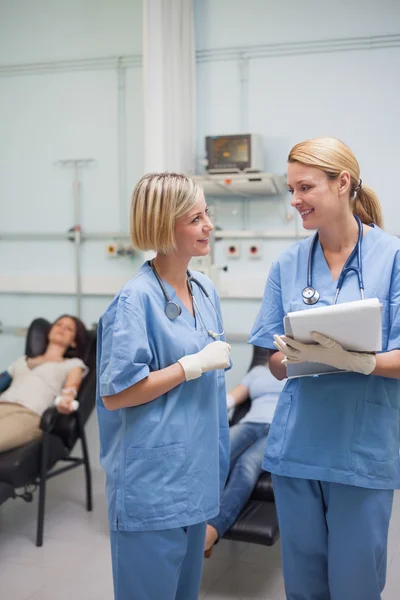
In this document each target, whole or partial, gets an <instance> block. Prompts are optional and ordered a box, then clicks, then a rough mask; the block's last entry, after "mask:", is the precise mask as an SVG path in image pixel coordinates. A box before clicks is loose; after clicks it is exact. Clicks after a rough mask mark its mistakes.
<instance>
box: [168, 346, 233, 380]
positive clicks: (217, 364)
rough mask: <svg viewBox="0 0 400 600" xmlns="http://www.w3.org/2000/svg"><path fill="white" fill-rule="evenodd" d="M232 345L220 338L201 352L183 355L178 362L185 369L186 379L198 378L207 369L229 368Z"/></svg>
mask: <svg viewBox="0 0 400 600" xmlns="http://www.w3.org/2000/svg"><path fill="white" fill-rule="evenodd" d="M230 352H231V347H230V345H229V344H227V343H226V342H222V341H221V340H218V341H217V342H211V344H207V346H205V347H204V348H203V349H202V350H200V352H197V353H196V354H188V355H187V356H182V358H180V359H179V360H178V362H179V363H180V364H181V365H182V368H183V370H184V371H185V379H186V381H190V380H191V379H197V377H200V375H202V374H203V373H207V371H215V370H216V369H227V368H228V367H229V365H230V360H229V358H230Z"/></svg>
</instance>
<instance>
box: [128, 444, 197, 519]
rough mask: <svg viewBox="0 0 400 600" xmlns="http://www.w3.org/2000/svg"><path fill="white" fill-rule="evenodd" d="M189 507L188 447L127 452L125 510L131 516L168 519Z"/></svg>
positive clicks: (176, 446)
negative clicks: (187, 478) (187, 479)
mask: <svg viewBox="0 0 400 600" xmlns="http://www.w3.org/2000/svg"><path fill="white" fill-rule="evenodd" d="M187 504H188V489H187V481H186V447H185V444H171V445H169V446H161V447H160V448H128V449H127V450H126V463H125V510H126V512H127V514H128V515H129V516H130V517H133V518H134V519H135V520H144V521H145V520H149V519H162V518H167V517H171V516H173V515H175V514H176V513H179V512H181V511H184V510H185V509H186V507H187Z"/></svg>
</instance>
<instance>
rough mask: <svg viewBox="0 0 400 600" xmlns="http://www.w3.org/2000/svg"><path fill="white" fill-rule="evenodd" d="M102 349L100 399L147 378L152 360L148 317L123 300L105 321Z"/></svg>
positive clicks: (121, 298) (100, 345) (112, 308)
mask: <svg viewBox="0 0 400 600" xmlns="http://www.w3.org/2000/svg"><path fill="white" fill-rule="evenodd" d="M99 333H100V337H101V339H100V340H99V344H98V348H99V352H100V356H99V357H98V363H99V367H98V368H99V391H100V396H101V397H103V396H111V395H113V394H118V393H119V392H121V391H123V390H126V389H127V388H129V387H131V386H132V385H134V384H135V383H137V382H138V381H141V380H142V379H145V378H146V377H147V376H148V374H149V372H150V368H149V365H150V363H151V361H152V353H151V350H150V347H149V343H148V335H147V328H146V318H145V315H144V314H143V312H142V311H140V310H138V308H137V307H135V306H133V305H132V304H130V302H129V300H128V299H127V298H123V297H120V298H119V300H118V302H116V304H114V305H111V307H110V308H109V310H108V311H107V312H106V313H105V314H104V315H103V316H102V318H101V328H100V331H99Z"/></svg>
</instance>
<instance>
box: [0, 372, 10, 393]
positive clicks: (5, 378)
mask: <svg viewBox="0 0 400 600" xmlns="http://www.w3.org/2000/svg"><path fill="white" fill-rule="evenodd" d="M11 382H12V377H11V375H10V373H9V372H8V371H4V372H3V373H0V393H1V392H5V391H6V389H7V388H9V387H10V385H11Z"/></svg>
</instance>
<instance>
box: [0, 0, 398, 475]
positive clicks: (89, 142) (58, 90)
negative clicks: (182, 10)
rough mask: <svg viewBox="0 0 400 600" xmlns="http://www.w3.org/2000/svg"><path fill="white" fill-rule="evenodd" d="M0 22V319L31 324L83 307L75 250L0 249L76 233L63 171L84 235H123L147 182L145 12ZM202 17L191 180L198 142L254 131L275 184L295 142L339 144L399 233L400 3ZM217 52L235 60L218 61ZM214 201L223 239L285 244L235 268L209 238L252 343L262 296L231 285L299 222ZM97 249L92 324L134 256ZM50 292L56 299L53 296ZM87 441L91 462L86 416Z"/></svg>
mask: <svg viewBox="0 0 400 600" xmlns="http://www.w3.org/2000/svg"><path fill="white" fill-rule="evenodd" d="M360 6H362V11H361V10H360ZM0 12H1V18H0V39H1V40H2V41H1V47H0V131H1V146H0V180H1V182H2V185H1V219H0V254H1V262H0V322H1V323H2V324H3V325H5V326H13V325H15V326H17V325H22V326H26V325H28V324H29V323H30V321H31V320H32V319H33V318H34V317H36V316H39V315H42V316H45V317H47V318H49V319H54V318H55V317H57V316H58V315H59V314H61V313H64V312H71V313H74V312H75V308H76V302H75V297H74V294H73V291H74V285H75V278H74V247H73V244H72V243H71V242H68V241H66V240H65V239H60V240H57V241H51V240H48V241H43V240H42V241H26V240H23V239H20V240H17V239H13V240H7V239H4V238H3V239H1V234H9V235H10V236H11V237H12V234H14V233H19V234H20V233H23V232H25V233H52V232H59V233H65V232H66V231H67V230H68V229H70V228H71V227H72V226H73V225H74V211H73V198H72V181H73V172H72V171H71V170H70V169H67V168H60V167H58V166H56V165H55V163H56V161H58V160H60V159H67V158H90V159H94V163H93V164H92V166H91V167H90V168H87V169H83V170H82V173H81V181H82V188H81V198H82V207H81V224H82V229H83V232H86V233H98V232H126V231H127V229H128V212H129V195H130V192H131V190H132V187H133V185H134V183H135V181H137V179H138V178H139V177H140V176H141V175H142V172H143V143H144V140H143V101H142V66H141V56H140V55H141V42H142V3H141V1H139V0H135V1H129V0H114V1H113V2H109V1H107V0H96V1H95V0H70V2H68V3H65V2H61V1H60V2H59V1H57V2H54V1H53V0H31V1H29V2H28V1H27V0H19V1H18V2H8V1H7V0H0ZM195 19H196V22H195V27H196V45H197V85H198V90H197V140H198V142H197V150H198V157H199V162H198V169H199V171H201V170H202V169H203V168H204V166H203V163H202V158H203V155H204V149H203V148H204V143H203V140H204V136H205V135H209V134H219V133H237V132H245V131H246V132H247V131H251V132H254V133H260V134H261V135H262V136H263V140H264V149H265V170H266V171H268V172H272V173H276V174H284V173H285V160H286V156H287V152H288V150H289V149H290V147H291V146H292V145H293V144H294V143H295V142H297V141H299V140H302V139H305V138H308V137H311V136H314V135H335V136H338V137H340V138H342V139H343V140H344V141H345V142H347V143H348V144H349V145H350V146H351V148H352V149H353V150H354V152H355V153H356V155H357V157H358V159H359V162H360V164H361V174H362V178H363V181H364V182H366V183H368V184H369V185H371V186H372V187H374V188H375V189H376V191H377V192H378V195H379V196H380V198H381V200H382V204H383V208H384V216H385V221H386V228H387V229H388V230H389V231H390V232H392V233H395V234H400V220H399V218H398V216H397V214H398V208H397V203H398V201H397V198H396V195H395V193H394V191H395V189H396V185H395V184H396V181H395V173H396V171H397V167H398V164H397V163H398V159H397V156H398V152H397V148H398V134H399V125H400V123H399V120H400V117H399V110H398V104H399V100H398V98H399V96H400V84H399V78H398V76H397V74H398V73H399V72H400V48H399V44H398V42H397V46H396V41H395V37H394V36H395V34H398V33H399V23H400V4H399V3H398V2H397V1H396V0H382V1H381V2H380V3H379V5H378V3H376V2H375V1H372V0H366V1H364V2H363V3H362V4H361V3H360V2H358V0H347V1H344V0H337V2H335V3H328V2H323V3H321V2H319V1H316V0H304V2H302V3H301V9H300V8H299V3H298V2H296V1H295V0H292V1H288V0H282V1H280V2H272V1H270V0H248V1H247V2H246V3H243V2H239V1H232V0H196V1H195ZM377 36H378V37H379V36H385V37H384V38H382V39H384V42H382V44H381V46H383V45H386V47H378V48H376V47H375V46H376V45H377V44H376V43H374V40H376V39H377ZM388 36H392V37H388ZM340 38H342V40H343V43H342V45H341V51H333V46H334V44H332V40H337V39H340ZM360 39H363V40H364V42H363V43H361V42H360ZM379 39H381V38H379ZM357 40H358V41H357ZM294 42H296V43H298V44H297V46H295V47H294V46H291V45H290V44H292V43H294ZM307 42H311V45H307V46H306V43H307ZM354 47H356V48H357V49H354ZM226 48H229V49H230V50H231V51H230V52H225V53H224V52H222V50H223V49H226ZM241 48H244V49H247V50H248V51H249V52H248V53H247V54H248V56H249V57H248V58H246V55H245V56H244V55H243V53H241V52H240V49H241ZM118 57H120V58H119V60H118ZM17 65H18V66H17ZM209 203H210V204H212V205H214V207H215V222H216V224H217V225H218V226H220V227H222V228H223V229H239V230H240V229H242V228H243V226H244V220H243V219H244V215H245V217H246V226H247V228H249V229H257V230H260V229H264V230H267V231H270V232H275V233H282V234H283V235H289V236H292V237H291V239H286V240H284V239H281V240H272V239H271V240H268V239H265V240H260V241H259V244H260V248H261V255H260V257H259V258H258V259H250V258H249V257H248V245H249V242H246V241H241V242H240V256H239V258H236V259H232V258H228V257H227V256H226V247H227V245H228V244H229V240H226V239H225V240H223V241H219V242H216V246H215V259H216V262H217V263H218V264H219V265H220V266H221V267H222V266H228V271H227V272H224V271H221V272H220V276H221V282H222V284H223V286H224V289H225V293H224V297H223V298H222V309H223V315H224V320H225V329H226V331H227V332H228V334H243V335H246V334H247V333H248V332H249V330H250V328H251V325H252V323H253V321H254V318H255V316H256V314H257V311H258V308H259V306H260V297H259V293H257V294H253V295H254V296H255V297H253V298H247V299H243V298H241V299H240V298H238V297H236V296H237V295H238V294H237V293H236V292H235V290H237V288H238V284H237V282H238V281H240V282H241V283H240V286H241V287H242V288H246V286H247V287H249V286H250V287H251V285H250V284H251V281H254V280H255V279H257V280H260V279H261V280H264V279H265V278H266V276H267V273H268V270H269V267H270V264H271V262H272V260H274V259H275V258H276V256H277V255H278V254H279V253H280V252H281V251H282V250H283V249H284V248H285V247H287V245H288V244H289V243H292V241H294V240H295V239H296V232H298V231H299V229H301V225H300V224H299V223H298V221H296V218H295V219H294V220H292V221H288V220H287V219H286V218H285V210H284V209H285V208H287V207H288V205H289V198H286V199H285V207H284V206H283V203H282V201H281V200H279V199H278V198H277V197H269V198H267V199H259V198H257V199H250V200H248V201H246V203H245V204H244V203H243V200H241V199H239V198H237V197H232V198H226V199H221V198H210V199H209ZM109 241H111V240H109ZM106 245H107V240H106V239H104V240H100V241H86V242H84V243H83V245H82V275H83V283H84V289H85V295H84V297H83V300H82V318H83V320H84V321H85V322H86V324H87V325H90V324H91V323H95V322H96V321H97V319H98V316H99V314H100V313H101V312H102V311H103V310H104V309H105V307H106V306H107V304H108V303H109V301H110V300H111V298H112V295H113V293H115V292H116V291H117V290H118V288H119V286H120V285H121V284H122V282H123V281H125V280H127V279H129V278H130V277H131V276H132V275H133V274H134V273H135V272H136V270H137V268H138V266H139V265H140V264H141V260H142V257H141V256H140V255H138V256H136V257H135V258H133V259H132V258H126V257H125V258H117V259H115V258H114V259H111V258H109V257H107V255H106ZM250 287H249V289H250ZM55 290H58V291H59V290H62V293H60V291H59V292H58V293H57V294H54V293H51V292H54V291H55ZM102 290H103V292H102V293H99V292H101V291H102ZM104 290H107V292H106V293H105V292H104ZM249 295H251V294H249ZM23 343H24V340H23V337H18V336H15V335H9V334H4V333H3V334H1V335H0V363H1V365H2V366H3V367H6V366H7V364H8V363H9V362H11V361H12V360H14V359H15V358H16V357H17V356H18V355H20V354H21V353H22V352H23ZM250 353H251V351H250V348H249V347H248V346H247V345H246V344H245V343H235V344H234V346H233V361H234V364H235V367H234V369H233V370H232V372H230V373H229V374H228V386H231V385H233V384H234V383H237V381H238V380H239V379H240V377H241V376H242V375H243V373H244V372H245V371H246V369H247V367H248V363H249V360H250ZM89 434H90V445H91V448H92V456H93V462H94V464H97V441H96V423H95V418H94V417H93V418H92V419H91V421H90V423H89Z"/></svg>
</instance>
